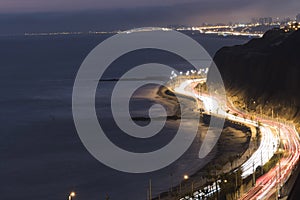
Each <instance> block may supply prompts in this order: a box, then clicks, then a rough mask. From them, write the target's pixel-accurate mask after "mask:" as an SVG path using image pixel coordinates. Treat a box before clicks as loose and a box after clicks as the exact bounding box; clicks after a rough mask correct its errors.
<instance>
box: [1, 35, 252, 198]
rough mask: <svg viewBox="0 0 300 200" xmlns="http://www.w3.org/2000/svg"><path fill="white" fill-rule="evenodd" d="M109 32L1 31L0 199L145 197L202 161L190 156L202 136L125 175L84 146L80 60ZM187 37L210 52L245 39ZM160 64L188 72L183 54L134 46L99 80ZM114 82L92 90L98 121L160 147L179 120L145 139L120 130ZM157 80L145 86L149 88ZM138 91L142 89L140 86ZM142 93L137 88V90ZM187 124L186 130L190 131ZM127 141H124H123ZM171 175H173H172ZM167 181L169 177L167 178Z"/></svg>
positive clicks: (138, 102)
mask: <svg viewBox="0 0 300 200" xmlns="http://www.w3.org/2000/svg"><path fill="white" fill-rule="evenodd" d="M109 36H111V35H109V34H102V35H65V36H63V35H60V36H59V35H58V36H2V37H0V92H1V96H0V158H1V162H0V199H1V200H2V199H3V200H19V199H26V200H61V199H67V197H68V194H69V192H71V191H75V192H76V193H77V196H76V199H80V200H101V199H105V196H106V195H108V196H109V197H110V199H125V200H127V199H128V200H129V199H133V200H140V199H141V200H144V199H146V190H147V185H148V181H149V179H151V180H152V184H153V193H154V194H157V193H159V192H162V191H167V190H168V189H169V188H170V186H171V184H173V185H176V183H178V182H179V180H181V179H182V175H183V174H186V173H187V174H192V173H194V172H195V171H197V170H198V169H199V168H201V167H202V166H203V163H199V162H197V160H196V159H195V156H196V155H197V153H198V152H197V150H198V148H199V143H201V141H198V142H197V141H196V142H194V143H193V145H192V147H191V148H190V149H189V150H188V151H187V152H186V153H185V155H184V156H183V157H182V158H180V159H179V160H178V161H176V162H175V163H173V164H172V165H170V166H168V167H166V168H164V169H162V170H159V171H157V172H152V173H147V174H127V173H123V172H118V171H116V170H113V169H111V168H109V167H106V166H105V165H103V164H102V163H100V162H99V161H97V160H96V159H94V157H92V156H91V155H90V154H89V152H88V151H87V150H86V149H85V147H84V146H83V144H82V143H81V141H80V139H79V137H78V135H77V133H76V129H75V126H74V122H73V117H72V87H73V84H74V79H75V76H76V73H77V70H78V69H79V67H80V65H81V63H82V61H83V60H84V58H85V57H86V56H87V55H88V53H89V52H90V51H91V50H92V49H93V48H94V47H95V46H96V45H98V44H99V43H100V42H101V41H103V40H104V39H106V38H107V37H109ZM192 37H193V38H194V39H195V40H197V41H198V42H199V43H200V44H201V45H203V46H204V47H205V48H206V50H207V51H208V52H209V53H210V54H211V56H213V55H214V54H215V52H216V51H217V50H218V49H220V48H221V47H223V46H232V45H238V44H243V43H245V42H247V41H248V40H249V39H248V38H233V37H221V36H208V35H200V34H195V35H192ZM153 61H156V62H163V63H166V64H169V65H173V66H174V67H175V68H177V69H178V70H183V71H184V70H186V68H185V63H184V62H183V61H182V60H178V59H176V58H174V55H169V54H168V53H166V52H160V51H154V50H152V51H150V50H149V51H148V52H146V51H137V52H135V53H132V54H130V55H127V56H124V57H121V58H120V59H118V61H116V62H114V63H113V64H112V66H111V69H110V70H108V71H106V72H105V74H104V77H103V78H104V79H106V80H108V79H113V78H118V77H120V76H121V75H122V73H124V72H126V71H127V70H128V69H130V68H131V67H133V66H136V65H138V64H142V63H147V62H153ZM114 85H115V82H114V81H105V82H100V83H99V85H98V90H97V97H96V99H97V106H96V109H97V112H98V113H101V115H102V116H104V117H103V118H102V119H99V121H102V124H103V125H104V126H105V129H106V130H107V131H108V132H109V134H110V136H109V137H110V139H111V140H112V141H114V142H115V143H118V144H119V143H120V144H119V145H120V146H122V147H124V148H126V149H129V150H132V151H136V152H142V151H147V150H149V149H147V148H148V147H147V146H149V144H151V148H153V149H155V148H160V147H162V146H163V145H164V144H165V143H167V142H168V140H170V139H171V138H172V137H173V134H174V132H175V131H176V130H175V129H176V122H172V121H171V122H168V123H167V126H166V127H165V128H164V129H163V134H160V138H157V139H155V140H154V141H152V143H151V141H147V144H148V145H145V143H144V142H143V141H140V140H136V141H135V140H133V139H130V138H126V137H125V136H124V135H122V134H120V133H119V130H118V128H117V127H116V126H115V124H114V122H113V120H112V117H111V113H110V111H109V102H110V94H111V92H112V89H113V87H114ZM153 88H154V86H148V87H145V88H144V92H146V93H147V91H148V92H151V90H152V89H153ZM141 90H143V89H141ZM142 92H143V91H141V93H142ZM132 104H133V106H132V109H133V110H134V111H135V112H136V113H143V112H145V113H146V110H147V109H148V108H149V105H151V104H153V101H152V100H147V99H141V98H139V99H133V103H132ZM188 131H189V130H188V129H186V132H187V134H188ZM124 141H126V142H124ZM171 175H172V176H171ZM171 182H172V183H171Z"/></svg>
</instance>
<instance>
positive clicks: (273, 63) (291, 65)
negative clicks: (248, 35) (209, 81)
mask: <svg viewBox="0 0 300 200" xmlns="http://www.w3.org/2000/svg"><path fill="white" fill-rule="evenodd" d="M214 60H215V63H216V64H217V66H218V68H219V70H220V72H221V75H222V77H223V80H224V83H225V87H226V89H227V91H228V93H229V95H230V96H231V97H232V98H233V100H234V101H236V102H235V103H239V104H240V105H242V104H243V103H242V102H244V103H245V105H243V106H245V107H247V108H248V109H250V110H262V111H263V112H265V113H267V114H270V112H271V110H272V108H273V109H274V113H275V114H276V113H278V114H279V115H280V116H282V117H284V118H288V119H294V120H297V121H300V31H294V32H290V33H285V32H284V31H283V30H279V29H274V30H270V31H268V32H267V33H266V34H265V35H264V37H263V38H259V39H252V40H251V41H249V42H248V43H247V44H245V45H240V46H234V47H224V48H222V49H220V50H219V51H218V52H217V53H216V55H215V58H214Z"/></svg>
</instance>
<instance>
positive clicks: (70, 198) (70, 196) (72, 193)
mask: <svg viewBox="0 0 300 200" xmlns="http://www.w3.org/2000/svg"><path fill="white" fill-rule="evenodd" d="M75 195H76V194H75V192H71V193H70V195H69V200H72V199H73V197H75Z"/></svg>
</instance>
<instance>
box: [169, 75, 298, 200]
mask: <svg viewBox="0 0 300 200" xmlns="http://www.w3.org/2000/svg"><path fill="white" fill-rule="evenodd" d="M205 81H206V80H205V79H192V80H189V79H187V80H184V81H182V82H181V83H180V84H179V85H178V86H177V87H175V88H174V91H175V92H176V93H180V94H183V95H187V96H192V97H194V98H196V99H198V100H200V101H202V102H203V105H204V109H205V111H206V112H208V113H210V114H213V115H216V116H220V117H225V118H227V119H230V120H232V121H237V122H240V123H244V124H249V125H252V126H256V127H258V121H259V122H260V124H259V128H260V131H261V142H260V145H259V147H258V148H257V150H256V151H255V152H254V153H253V154H252V155H251V157H250V158H249V159H248V160H247V161H246V162H245V163H243V164H242V166H241V167H242V171H243V173H242V177H243V178H246V177H247V176H249V175H251V174H252V173H253V172H254V170H255V169H256V168H257V167H258V166H261V165H264V164H265V163H267V162H268V161H269V160H270V158H271V157H272V156H273V155H274V154H275V153H276V152H277V151H278V148H279V144H280V142H282V144H283V148H282V149H280V150H281V151H282V152H283V153H284V156H283V157H282V158H281V159H280V161H279V163H278V164H277V165H276V166H275V167H273V168H272V169H271V170H270V171H269V172H267V173H266V174H264V175H263V176H261V177H260V178H259V179H258V180H257V181H256V184H255V186H254V187H252V188H251V189H250V190H249V191H248V192H247V193H246V194H244V195H243V196H242V197H241V199H242V200H248V199H249V200H250V199H268V198H270V197H271V196H272V195H274V194H275V195H279V194H280V192H279V188H280V187H281V186H282V185H283V184H284V183H285V182H286V181H287V180H288V178H289V177H290V175H291V173H292V172H293V169H294V168H295V166H296V164H297V163H298V160H299V151H300V142H299V141H300V139H299V135H298V132H297V131H296V129H295V127H294V125H291V124H286V123H281V122H278V121H276V120H273V119H269V118H262V117H256V120H255V121H254V120H250V119H247V118H250V115H249V114H248V113H244V112H243V111H240V110H238V109H236V108H235V107H234V106H232V105H226V106H224V103H220V102H222V101H218V99H216V98H215V97H210V96H208V95H206V94H201V95H200V94H199V93H198V92H197V91H196V89H195V86H196V85H197V84H198V83H203V82H205ZM227 110H229V111H230V112H226V111H227ZM230 113H238V114H239V115H241V116H243V117H239V116H236V115H233V114H230Z"/></svg>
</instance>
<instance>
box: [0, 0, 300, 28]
mask: <svg viewBox="0 0 300 200" xmlns="http://www.w3.org/2000/svg"><path fill="white" fill-rule="evenodd" d="M297 13H300V1H299V0H198V1H196V0H152V1H149V0H1V1H0V25H1V30H0V34H10V33H24V32H43V31H45V32H47V31H88V30H92V31H96V30H97V31H105V30H118V29H127V28H134V27H144V26H165V25H178V24H180V25H181V24H185V25H201V24H202V23H203V22H207V23H217V22H221V23H226V22H229V21H231V22H248V21H250V19H251V18H252V17H268V16H272V17H288V16H289V17H291V18H294V17H295V16H296V14H297Z"/></svg>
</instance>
